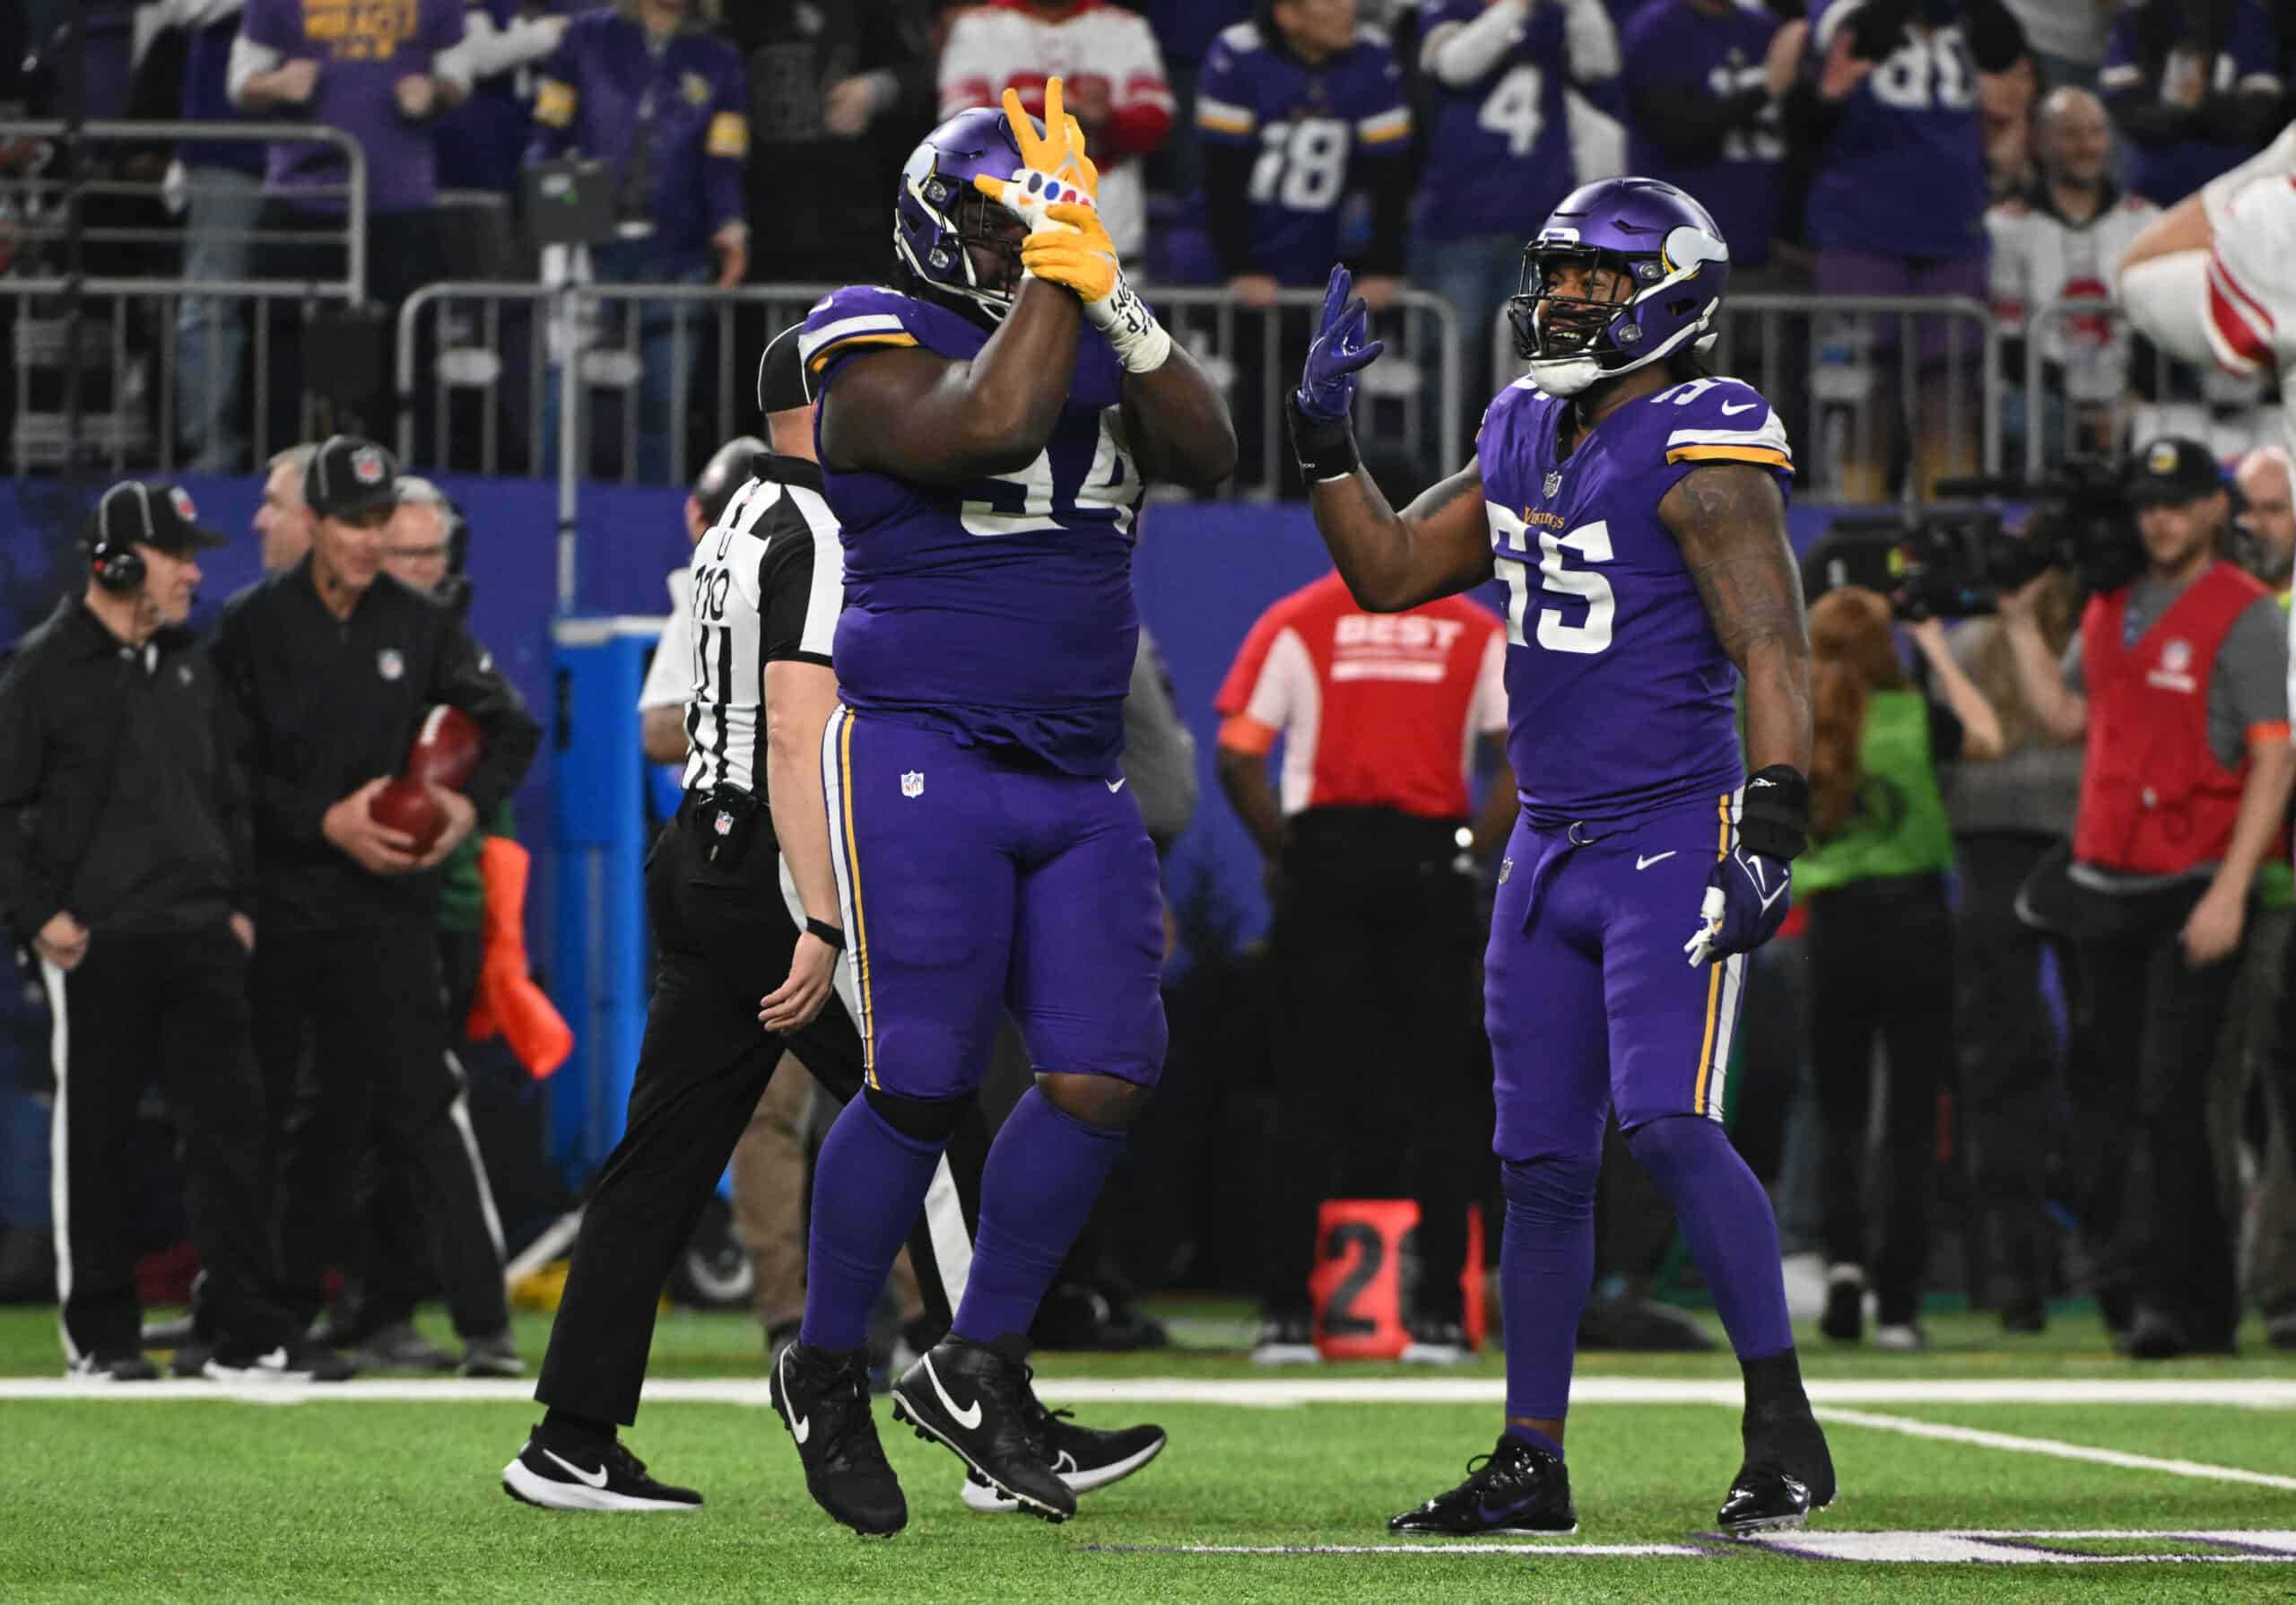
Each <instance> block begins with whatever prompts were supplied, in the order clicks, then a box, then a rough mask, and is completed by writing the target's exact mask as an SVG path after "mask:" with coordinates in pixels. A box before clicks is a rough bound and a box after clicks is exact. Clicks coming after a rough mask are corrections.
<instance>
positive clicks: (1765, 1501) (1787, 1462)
mask: <svg viewBox="0 0 2296 1605" xmlns="http://www.w3.org/2000/svg"><path fill="white" fill-rule="evenodd" d="M1833 1496H1834V1476H1833V1456H1832V1454H1831V1452H1829V1451H1828V1450H1827V1448H1826V1435H1825V1429H1824V1428H1822V1427H1821V1426H1819V1425H1818V1423H1817V1418H1816V1417H1814V1416H1810V1415H1806V1414H1805V1415H1801V1416H1799V1417H1790V1418H1788V1419H1787V1420H1784V1421H1779V1422H1775V1423H1768V1424H1764V1425H1763V1426H1761V1427H1759V1428H1758V1429H1756V1430H1754V1431H1751V1432H1749V1433H1748V1434H1747V1435H1746V1458H1745V1461H1744V1463H1742V1464H1741V1465H1740V1466H1739V1468H1738V1474H1737V1476H1735V1478H1733V1479H1731V1480H1730V1491H1729V1492H1728V1493H1727V1494H1726V1495H1724V1496H1723V1497H1722V1508H1721V1510H1720V1511H1719V1512H1718V1513H1716V1515H1715V1518H1714V1520H1715V1522H1716V1524H1717V1525H1718V1526H1719V1527H1720V1528H1721V1529H1722V1531H1725V1532H1727V1533H1729V1534H1731V1535H1732V1536H1733V1537H1737V1538H1743V1537H1744V1536H1745V1535H1746V1534H1747V1533H1750V1532H1762V1531H1769V1530H1770V1529H1773V1528H1787V1527H1799V1526H1801V1525H1802V1523H1803V1522H1806V1521H1808V1520H1809V1519H1810V1514H1811V1513H1812V1512H1813V1511H1821V1510H1823V1509H1824V1508H1825V1507H1826V1506H1827V1505H1831V1504H1832V1503H1833Z"/></svg>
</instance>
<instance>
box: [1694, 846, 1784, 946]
mask: <svg viewBox="0 0 2296 1605" xmlns="http://www.w3.org/2000/svg"><path fill="white" fill-rule="evenodd" d="M1793 906H1794V867H1793V866H1792V865H1791V864H1789V863H1787V861H1786V860H1785V859H1772V858H1765V857H1764V856H1763V855H1761V853H1758V852H1752V851H1750V850H1748V849H1747V848H1746V847H1745V846H1744V843H1741V844H1740V845H1738V846H1736V847H1735V848H1733V849H1731V850H1730V856H1729V857H1727V858H1726V859H1723V860H1722V861H1721V862H1719V863H1718V864H1716V865H1715V866H1714V868H1713V870H1712V872H1711V873H1709V875H1708V876H1707V877H1706V896H1705V899H1704V901H1703V902H1702V903H1700V908H1699V915H1698V929H1696V930H1695V931H1693V932H1692V933H1691V938H1690V940H1689V941H1687V942H1684V943H1683V952H1684V953H1686V954H1688V955H1690V963H1691V968H1692V969H1696V968H1698V967H1699V966H1700V965H1701V964H1711V963H1713V962H1714V961H1715V960H1716V959H1718V958H1727V957H1729V956H1730V955H1732V954H1734V953H1752V951H1753V950H1754V949H1755V948H1757V947H1759V946H1761V945H1762V944H1763V943H1764V942H1767V941H1769V940H1770V938H1772V937H1774V936H1776V935H1777V934H1778V928H1779V926H1781V925H1783V924H1785V923H1786V916H1787V912H1788V911H1789V910H1791V909H1792V908H1793Z"/></svg>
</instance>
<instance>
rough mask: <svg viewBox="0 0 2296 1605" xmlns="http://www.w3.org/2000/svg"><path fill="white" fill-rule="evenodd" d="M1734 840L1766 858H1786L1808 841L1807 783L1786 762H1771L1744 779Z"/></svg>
mask: <svg viewBox="0 0 2296 1605" xmlns="http://www.w3.org/2000/svg"><path fill="white" fill-rule="evenodd" d="M1738 843H1739V845H1740V846H1742V847H1744V849H1745V850H1747V851H1748V852H1753V853H1760V854H1761V856H1762V857H1763V858H1766V859H1795V858H1798V857H1800V856H1801V853H1802V850H1803V849H1804V848H1805V847H1807V846H1809V844H1810V782H1809V781H1807V780H1806V779H1805V778H1804V777H1803V774H1802V772H1801V771H1800V770H1798V769H1796V768H1795V767H1794V766H1793V765H1792V764H1790V763H1773V764H1771V765H1770V767H1769V768H1767V769H1764V770H1760V771H1757V772H1755V773H1753V774H1752V775H1749V776H1748V777H1747V779H1746V792H1745V800H1744V802H1743V803H1742V804H1741V805H1740V806H1739V808H1738Z"/></svg>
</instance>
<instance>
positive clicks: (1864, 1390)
mask: <svg viewBox="0 0 2296 1605" xmlns="http://www.w3.org/2000/svg"><path fill="white" fill-rule="evenodd" d="M1809 1389H1810V1397H1811V1399H1812V1400H1813V1402H1815V1403H1816V1404H1817V1405H1818V1406H1819V1407H1820V1408H1821V1409H1826V1408H1836V1409H1839V1408H1842V1407H1848V1406H1857V1405H1869V1404H1900V1405H1903V1404H1919V1405H1961V1404H1972V1405H1981V1404H2013V1405H2029V1404H2039V1405H2081V1404H2088V1405H2142V1404H2163V1405H2218V1406H2225V1407H2231V1408H2239V1409H2296V1379H2288V1380H2282V1379H2272V1378H2257V1377H2227V1378H2222V1379H2221V1380H2216V1381H2210V1380H2207V1379H2204V1378H2165V1377H2164V1378H2157V1379H2156V1378H2141V1379H2140V1378H2132V1379H2130V1380H2127V1381H2113V1380H2105V1379H2099V1378H2030V1379H2026V1380H2022V1381H2021V1380H2017V1379H2014V1378H1999V1377H1996V1378H1987V1379H1983V1380H1973V1381H1945V1380H1937V1381H1924V1380H1920V1379H1918V1378H1905V1379H1900V1380H1895V1381H1869V1380H1860V1381H1844V1382H1813V1383H1810V1384H1809ZM1037 1391H1038V1393H1039V1395H1040V1396H1042V1397H1043V1398H1046V1399H1048V1400H1058V1401H1060V1402H1062V1403H1064V1404H1204V1405H1230V1406H1239V1407H1247V1408H1253V1407H1256V1408H1262V1409H1265V1408H1278V1409H1281V1408H1286V1407H1291V1406H1297V1405H1309V1404H1421V1405H1424V1404H1485V1405H1496V1404H1501V1403H1504V1402H1505V1400H1506V1396H1507V1395H1506V1384H1505V1383H1503V1382H1502V1381H1501V1380H1500V1379H1499V1378H1497V1377H1406V1376H1396V1377H1299V1378H1288V1377H1285V1378H1273V1377H1271V1378H1218V1377H1191V1376H1139V1377H1049V1376H1039V1378H1038V1379H1037ZM645 1397H646V1399H647V1400H648V1401H649V1402H654V1403H661V1404H739V1405H753V1406H757V1407H759V1408H764V1407H765V1406H766V1404H767V1400H766V1384H765V1379H764V1378H763V1377H748V1376H744V1377H665V1378H663V1379H660V1380H658V1381H653V1382H648V1383H647V1384H646V1392H645ZM533 1398H534V1384H533V1383H531V1382H522V1381H516V1380H507V1379H505V1380H493V1379H475V1378H462V1377H439V1378H435V1379H431V1378H420V1377H394V1378H381V1379H378V1380H375V1381H360V1382H350V1383H228V1384H227V1383H212V1382H200V1381H187V1380H175V1379H170V1380H167V1381H161V1382H153V1383H112V1382H99V1381H94V1380H91V1379H89V1378H86V1377H61V1376H12V1377H0V1400H10V1399H22V1400H34V1399H45V1400H58V1399H80V1400H103V1401H107V1402H132V1401H134V1400H187V1399H189V1400H259V1401H261V1402H263V1403H266V1404H288V1403H300V1402H303V1401H306V1400H316V1401H320V1402H325V1401H327V1400H337V1401H345V1402H369V1403H383V1402H391V1403H425V1404H457V1403H463V1404H467V1403H491V1404H509V1403H518V1404H524V1403H529V1402H531V1401H532V1400H533ZM1570 1402H1571V1403H1572V1404H1574V1405H1604V1404H1700V1405H1721V1406H1726V1407H1727V1408H1729V1409H1737V1408H1738V1407H1739V1406H1740V1404H1741V1403H1743V1402H1744V1390H1743V1387H1742V1384H1740V1383H1738V1382H1737V1381H1735V1379H1732V1380H1728V1381H1724V1380H1721V1379H1716V1380H1714V1381H1711V1382H1697V1381H1683V1380H1678V1379H1675V1378H1671V1377H1635V1376H1592V1377H1581V1378H1579V1379H1578V1382H1577V1383H1576V1384H1575V1385H1574V1386H1573V1387H1572V1388H1571V1391H1570ZM1923 1425H1926V1424H1923ZM1939 1430H1941V1431H1958V1430H1961V1429H1959V1428H1941V1429H1939ZM2100 1452H2101V1451H2100Z"/></svg>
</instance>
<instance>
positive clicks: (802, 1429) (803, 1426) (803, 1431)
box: [776, 1348, 813, 1449]
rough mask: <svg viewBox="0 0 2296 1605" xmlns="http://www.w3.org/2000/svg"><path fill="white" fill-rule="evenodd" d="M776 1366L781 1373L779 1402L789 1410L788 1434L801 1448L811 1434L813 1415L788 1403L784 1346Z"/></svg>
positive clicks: (787, 1374) (787, 1351) (786, 1356)
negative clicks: (801, 1412) (802, 1413)
mask: <svg viewBox="0 0 2296 1605" xmlns="http://www.w3.org/2000/svg"><path fill="white" fill-rule="evenodd" d="M776 1368H777V1369H778V1371H779V1372H780V1374H781V1402H782V1405H783V1406H784V1407H785V1408H786V1409H787V1410H788V1412H789V1435H790V1436H791V1437H793V1438H795V1439H796V1440H797V1447H798V1448H800V1449H803V1448H804V1446H805V1440H806V1439H807V1438H810V1437H812V1436H813V1417H810V1416H801V1415H799V1414H798V1413H797V1410H796V1406H795V1405H792V1404H790V1403H789V1350H788V1349H787V1348H784V1349H783V1350H782V1351H781V1358H780V1360H779V1362H778V1365H777V1367H776Z"/></svg>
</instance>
